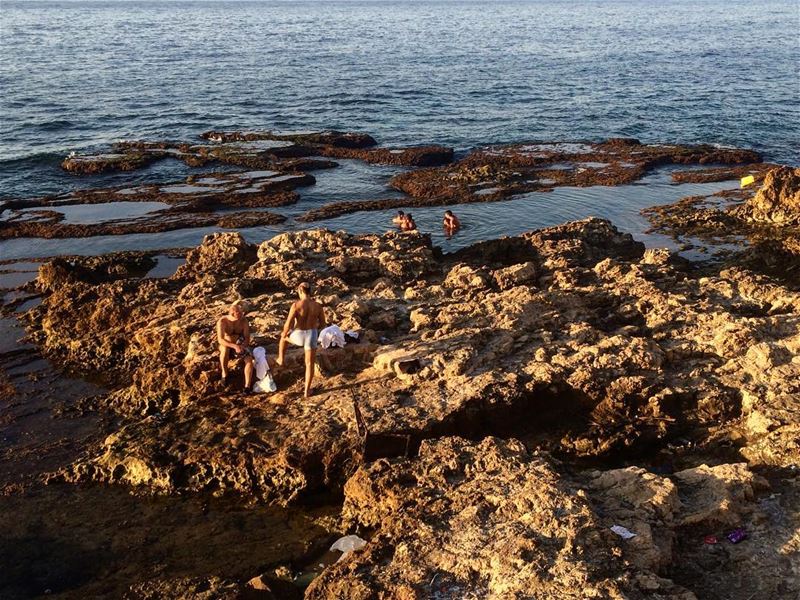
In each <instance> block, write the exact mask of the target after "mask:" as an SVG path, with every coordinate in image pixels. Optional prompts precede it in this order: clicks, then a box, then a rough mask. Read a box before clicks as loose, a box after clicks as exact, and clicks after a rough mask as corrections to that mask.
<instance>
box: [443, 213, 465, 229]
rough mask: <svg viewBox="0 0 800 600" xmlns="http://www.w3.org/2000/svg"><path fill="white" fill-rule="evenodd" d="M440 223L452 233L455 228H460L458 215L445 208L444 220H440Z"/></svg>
mask: <svg viewBox="0 0 800 600" xmlns="http://www.w3.org/2000/svg"><path fill="white" fill-rule="evenodd" d="M442 225H444V228H445V229H446V230H447V232H448V233H453V232H454V231H456V230H457V229H460V228H461V221H459V220H458V217H457V216H455V215H454V214H453V211H451V210H446V211H444V220H443V221H442Z"/></svg>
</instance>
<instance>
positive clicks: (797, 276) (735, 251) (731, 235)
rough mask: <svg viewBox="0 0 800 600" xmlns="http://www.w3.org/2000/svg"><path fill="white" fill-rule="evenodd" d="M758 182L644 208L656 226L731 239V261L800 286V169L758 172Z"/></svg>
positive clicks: (694, 237)
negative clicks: (748, 185)
mask: <svg viewBox="0 0 800 600" xmlns="http://www.w3.org/2000/svg"><path fill="white" fill-rule="evenodd" d="M755 181H756V185H757V186H758V187H757V188H752V187H748V188H743V189H740V190H732V191H727V192H720V193H717V194H713V195H710V196H690V197H687V198H683V199H681V200H680V201H678V202H676V203H674V204H668V205H663V206H654V207H651V208H648V209H646V210H645V211H643V213H644V214H645V215H646V216H647V217H648V219H649V220H650V222H651V224H652V225H653V229H652V231H657V232H660V233H665V234H668V235H671V236H672V237H673V238H675V239H676V240H678V241H681V242H683V243H685V242H686V241H687V240H689V241H691V243H692V244H695V245H702V244H704V243H705V244H708V245H709V246H713V245H715V244H720V243H723V244H728V245H729V247H728V248H727V249H726V250H725V251H724V253H723V257H724V258H725V261H726V262H727V263H728V264H732V265H743V266H746V267H748V268H751V269H753V270H756V271H759V272H763V273H767V274H769V275H772V276H776V277H779V278H780V279H781V280H783V281H784V282H786V283H787V284H789V285H790V286H792V287H795V288H796V287H798V286H800V170H799V169H797V168H792V167H779V168H772V169H769V170H767V171H761V172H760V173H759V172H757V173H756V175H755Z"/></svg>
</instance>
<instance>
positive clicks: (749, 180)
mask: <svg viewBox="0 0 800 600" xmlns="http://www.w3.org/2000/svg"><path fill="white" fill-rule="evenodd" d="M755 180H756V178H755V177H754V176H753V175H748V176H747V177H742V187H747V186H748V185H750V184H751V183H753V182H755Z"/></svg>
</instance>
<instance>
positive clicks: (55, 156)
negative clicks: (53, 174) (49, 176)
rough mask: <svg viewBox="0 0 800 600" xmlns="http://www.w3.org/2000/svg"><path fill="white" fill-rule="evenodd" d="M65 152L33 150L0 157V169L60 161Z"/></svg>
mask: <svg viewBox="0 0 800 600" xmlns="http://www.w3.org/2000/svg"><path fill="white" fill-rule="evenodd" d="M66 155H67V152H66V151H64V152H59V151H48V152H34V153H33V154H26V155H24V156H13V157H9V158H3V159H0V170H5V169H9V170H10V169H14V168H19V167H31V166H36V165H50V164H52V163H60V162H61V161H62V160H64V157H65V156H66Z"/></svg>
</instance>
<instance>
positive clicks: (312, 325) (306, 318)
mask: <svg viewBox="0 0 800 600" xmlns="http://www.w3.org/2000/svg"><path fill="white" fill-rule="evenodd" d="M297 295H298V296H299V297H300V299H299V300H298V301H296V302H295V303H294V304H292V308H291V309H289V316H288V317H287V319H286V324H285V325H284V326H283V333H282V334H281V341H280V343H279V344H278V359H277V361H276V362H277V363H278V365H281V366H282V365H283V357H284V354H285V353H286V344H287V342H291V343H292V344H294V345H295V346H302V347H303V348H304V349H305V359H306V381H305V388H304V396H305V397H306V398H308V397H309V396H310V395H311V381H312V379H314V359H315V358H316V356H317V335H318V332H319V330H320V329H323V328H324V327H325V313H324V311H323V310H322V305H321V304H320V303H319V302H317V301H316V300H314V297H313V294H312V293H311V285H310V284H308V283H306V282H303V283H301V284H300V285H298V286H297Z"/></svg>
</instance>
